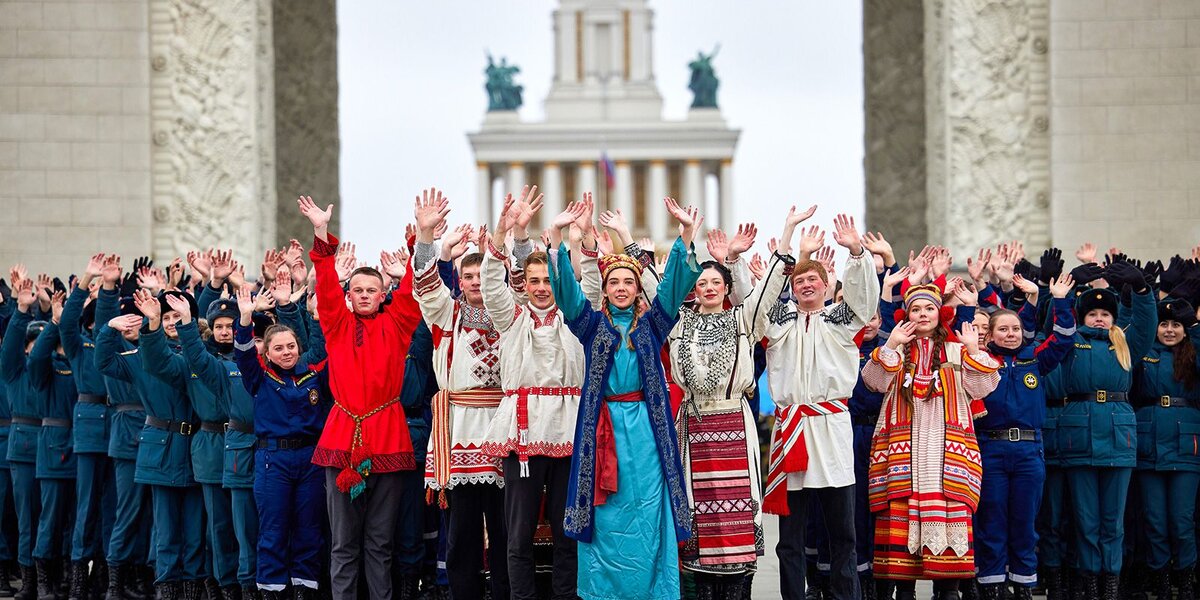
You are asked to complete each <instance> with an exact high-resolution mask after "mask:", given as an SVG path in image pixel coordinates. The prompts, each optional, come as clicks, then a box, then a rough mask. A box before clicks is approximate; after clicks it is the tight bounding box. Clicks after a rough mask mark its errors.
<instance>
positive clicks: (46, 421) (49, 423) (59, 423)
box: [42, 417, 71, 429]
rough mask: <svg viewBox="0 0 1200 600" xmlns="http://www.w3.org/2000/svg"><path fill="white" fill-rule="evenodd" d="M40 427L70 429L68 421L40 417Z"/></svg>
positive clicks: (69, 421)
mask: <svg viewBox="0 0 1200 600" xmlns="http://www.w3.org/2000/svg"><path fill="white" fill-rule="evenodd" d="M42 427H66V428H67V429H70V428H71V420H70V419H56V418H54V417H42Z"/></svg>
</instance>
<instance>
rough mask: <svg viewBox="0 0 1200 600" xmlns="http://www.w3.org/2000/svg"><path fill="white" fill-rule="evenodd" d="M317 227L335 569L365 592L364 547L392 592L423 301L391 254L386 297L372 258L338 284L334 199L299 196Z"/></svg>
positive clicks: (323, 446)
mask: <svg viewBox="0 0 1200 600" xmlns="http://www.w3.org/2000/svg"><path fill="white" fill-rule="evenodd" d="M297 203H298V204H299V207H300V212H301V213H302V214H303V215H304V216H305V217H307V218H308V220H309V222H311V223H312V226H313V249H312V251H311V252H310V253H309V257H310V258H311V259H312V261H313V264H314V265H315V266H316V275H317V283H316V292H317V318H318V319H319V320H320V325H321V331H322V332H324V334H325V347H326V349H327V351H328V354H329V359H328V361H329V387H330V389H331V390H332V391H333V399H334V408H333V409H332V410H331V411H330V413H329V418H328V420H327V421H326V423H325V429H324V432H323V433H322V434H321V439H320V440H319V441H318V442H317V448H316V450H315V451H314V452H313V463H314V464H317V465H320V466H323V467H326V469H325V499H326V502H327V508H328V510H329V526H330V534H331V535H330V537H331V539H330V546H331V547H330V555H331V556H330V578H331V583H332V594H333V598H334V600H356V598H357V595H358V594H357V581H358V569H359V567H358V565H359V564H360V563H359V560H358V559H359V556H358V553H359V552H360V549H361V551H362V552H363V554H364V555H363V561H362V564H363V565H365V569H366V580H367V586H368V588H369V589H370V595H371V598H372V599H373V600H391V599H392V580H391V563H392V538H393V537H394V536H395V522H396V515H397V512H396V504H397V503H398V502H399V499H400V481H401V479H400V475H399V473H398V471H405V470H411V469H415V468H417V465H416V463H415V460H414V458H413V449H412V441H411V438H410V437H409V433H408V424H407V421H406V420H405V417H404V408H403V407H402V406H401V405H400V400H399V395H400V387H401V383H402V382H403V380H404V358H405V355H406V354H407V352H408V346H409V341H410V340H411V338H412V333H413V330H414V329H415V328H416V326H417V323H418V322H420V320H421V310H420V308H419V307H418V306H417V302H416V300H414V299H413V295H412V272H411V271H408V272H405V268H404V265H403V264H401V263H400V262H399V261H397V260H395V259H394V258H393V257H392V256H390V255H386V253H385V255H386V256H387V258H386V259H385V260H384V261H383V263H384V269H385V270H386V271H387V273H388V275H389V276H391V277H393V278H396V279H399V280H400V286H399V287H398V288H397V289H396V291H395V292H393V293H392V298H391V302H390V303H389V304H388V305H386V306H384V305H383V301H384V299H385V297H386V291H385V288H384V281H383V276H382V274H380V273H379V271H376V270H375V269H372V268H370V267H361V268H358V269H356V270H355V271H354V272H353V273H351V275H350V281H349V289H348V291H343V290H342V287H341V285H339V284H338V276H337V272H336V270H335V268H334V255H335V253H336V252H337V247H338V240H337V238H335V237H334V236H333V235H331V234H330V233H329V231H328V227H329V220H330V218H331V217H332V215H333V205H332V204H330V205H329V206H328V207H327V208H326V209H325V210H321V209H320V208H318V207H317V205H316V204H314V203H313V201H312V198H308V197H301V198H300V199H299V200H297Z"/></svg>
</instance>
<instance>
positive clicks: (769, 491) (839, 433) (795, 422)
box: [763, 207, 879, 600]
mask: <svg viewBox="0 0 1200 600" xmlns="http://www.w3.org/2000/svg"><path fill="white" fill-rule="evenodd" d="M814 208H815V207H814ZM812 211H813V209H809V211H807V212H806V213H797V212H796V211H795V209H793V210H792V212H791V213H789V214H788V221H787V227H789V228H790V227H795V226H796V225H798V224H800V223H801V222H802V221H804V220H805V219H807V218H808V217H809V216H811V215H812ZM834 228H835V231H834V241H836V242H837V243H838V245H840V246H842V247H844V248H846V249H847V250H849V252H850V257H849V258H848V260H847V263H846V270H845V273H844V274H843V288H842V289H843V296H844V300H843V301H842V302H841V303H837V304H830V305H828V306H827V305H826V304H825V295H826V291H827V290H828V288H829V286H832V285H834V283H835V282H832V281H828V279H827V277H828V275H827V274H826V272H825V268H824V267H823V266H822V265H821V264H819V263H816V262H813V261H811V260H809V256H810V255H811V253H812V252H814V251H816V250H818V249H819V248H821V246H822V245H823V243H824V236H825V233H824V232H823V231H821V230H820V229H818V228H817V227H811V228H809V229H808V230H807V231H805V232H804V235H803V236H802V237H801V240H800V244H799V248H800V251H799V252H800V256H799V257H797V258H798V261H797V263H796V266H795V269H794V271H793V272H792V300H790V301H788V302H787V303H785V304H780V305H778V306H777V307H776V309H775V310H773V311H772V314H771V324H770V326H769V327H768V328H767V372H768V377H769V380H770V386H771V396H772V397H773V398H774V400H775V404H776V406H777V408H776V413H775V427H774V429H773V430H772V432H771V452H770V459H769V466H768V472H767V483H766V490H765V491H764V494H763V510H764V511H765V512H767V513H770V514H776V515H779V516H780V519H779V538H780V542H779V544H778V545H776V546H775V552H776V553H777V554H778V556H779V563H780V564H779V570H780V583H781V586H780V587H781V591H782V593H783V597H784V598H785V599H789V600H790V599H796V600H799V599H801V598H804V595H805V582H804V530H805V523H806V521H807V516H808V503H809V500H810V499H811V498H817V499H818V500H819V501H820V503H821V508H822V511H823V512H824V515H825V527H826V529H827V530H828V532H829V545H830V550H831V555H832V561H831V563H832V564H831V569H830V591H831V593H832V595H833V597H834V598H837V599H838V600H851V599H854V598H858V597H859V589H858V575H857V573H856V567H857V562H858V561H857V559H856V556H855V551H854V449H853V447H852V440H853V438H854V436H853V430H852V427H851V423H850V413H849V412H848V410H847V399H848V398H849V397H850V394H851V393H852V392H853V390H854V384H855V381H857V378H858V347H857V346H856V345H855V343H854V336H855V334H857V333H858V332H859V330H861V329H862V328H863V327H864V326H865V325H866V322H867V320H868V319H870V318H871V316H872V315H873V314H874V313H875V310H876V306H877V303H878V299H879V280H878V279H877V277H876V274H875V264H874V261H873V260H872V258H871V255H870V254H868V253H867V252H865V251H864V249H863V245H862V240H861V238H860V237H859V234H858V231H857V230H855V227H854V221H853V219H851V218H849V217H847V216H845V215H839V216H838V217H837V218H836V219H835V220H834ZM865 483H866V482H863V484H864V485H865Z"/></svg>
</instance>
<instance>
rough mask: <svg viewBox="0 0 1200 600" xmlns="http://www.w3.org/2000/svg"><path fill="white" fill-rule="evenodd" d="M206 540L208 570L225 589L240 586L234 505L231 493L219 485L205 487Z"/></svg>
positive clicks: (203, 489)
mask: <svg viewBox="0 0 1200 600" xmlns="http://www.w3.org/2000/svg"><path fill="white" fill-rule="evenodd" d="M200 492H201V493H202V494H203V495H204V512H205V514H206V515H207V516H208V518H207V519H206V520H205V523H204V525H205V527H206V528H207V529H206V531H205V537H206V538H207V539H208V554H209V555H208V557H207V560H208V561H209V562H208V568H209V572H210V573H212V576H213V577H214V578H215V579H216V580H217V584H218V585H220V586H221V587H227V586H231V585H237V583H238V578H237V569H238V549H237V538H236V537H235V536H234V534H233V505H232V500H231V499H230V497H229V490H227V489H225V488H223V487H221V484H219V483H202V484H200Z"/></svg>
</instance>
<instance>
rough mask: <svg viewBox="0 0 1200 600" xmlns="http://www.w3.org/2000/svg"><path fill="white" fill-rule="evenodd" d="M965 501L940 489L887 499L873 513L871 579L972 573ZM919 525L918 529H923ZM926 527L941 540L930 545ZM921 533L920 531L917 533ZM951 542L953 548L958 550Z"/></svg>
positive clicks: (961, 576) (962, 576) (971, 536)
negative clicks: (943, 493)
mask: <svg viewBox="0 0 1200 600" xmlns="http://www.w3.org/2000/svg"><path fill="white" fill-rule="evenodd" d="M971 523H972V517H971V511H970V510H969V508H968V507H967V505H966V504H963V503H962V502H956V501H954V500H948V499H946V497H945V496H944V495H942V494H940V493H932V494H914V495H912V496H910V497H908V498H900V499H896V500H891V501H889V502H888V506H887V508H886V509H884V510H883V511H880V512H879V513H877V515H876V520H875V561H874V571H875V578H876V579H969V578H971V577H974V576H975V550H974V547H975V537H974V536H975V534H974V530H973V527H972V524H971ZM923 530H924V531H923ZM930 530H933V531H934V532H936V535H934V536H933V537H935V538H938V539H939V540H941V541H940V542H939V543H937V544H936V545H935V547H938V548H939V550H938V551H937V552H934V551H933V550H930V546H929V544H928V543H922V539H923V538H924V539H925V540H926V542H928V537H929V536H928V534H929V532H930ZM923 533H924V534H925V535H923ZM954 547H957V548H959V550H961V551H962V554H959V552H958V551H956V550H955V549H954Z"/></svg>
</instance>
